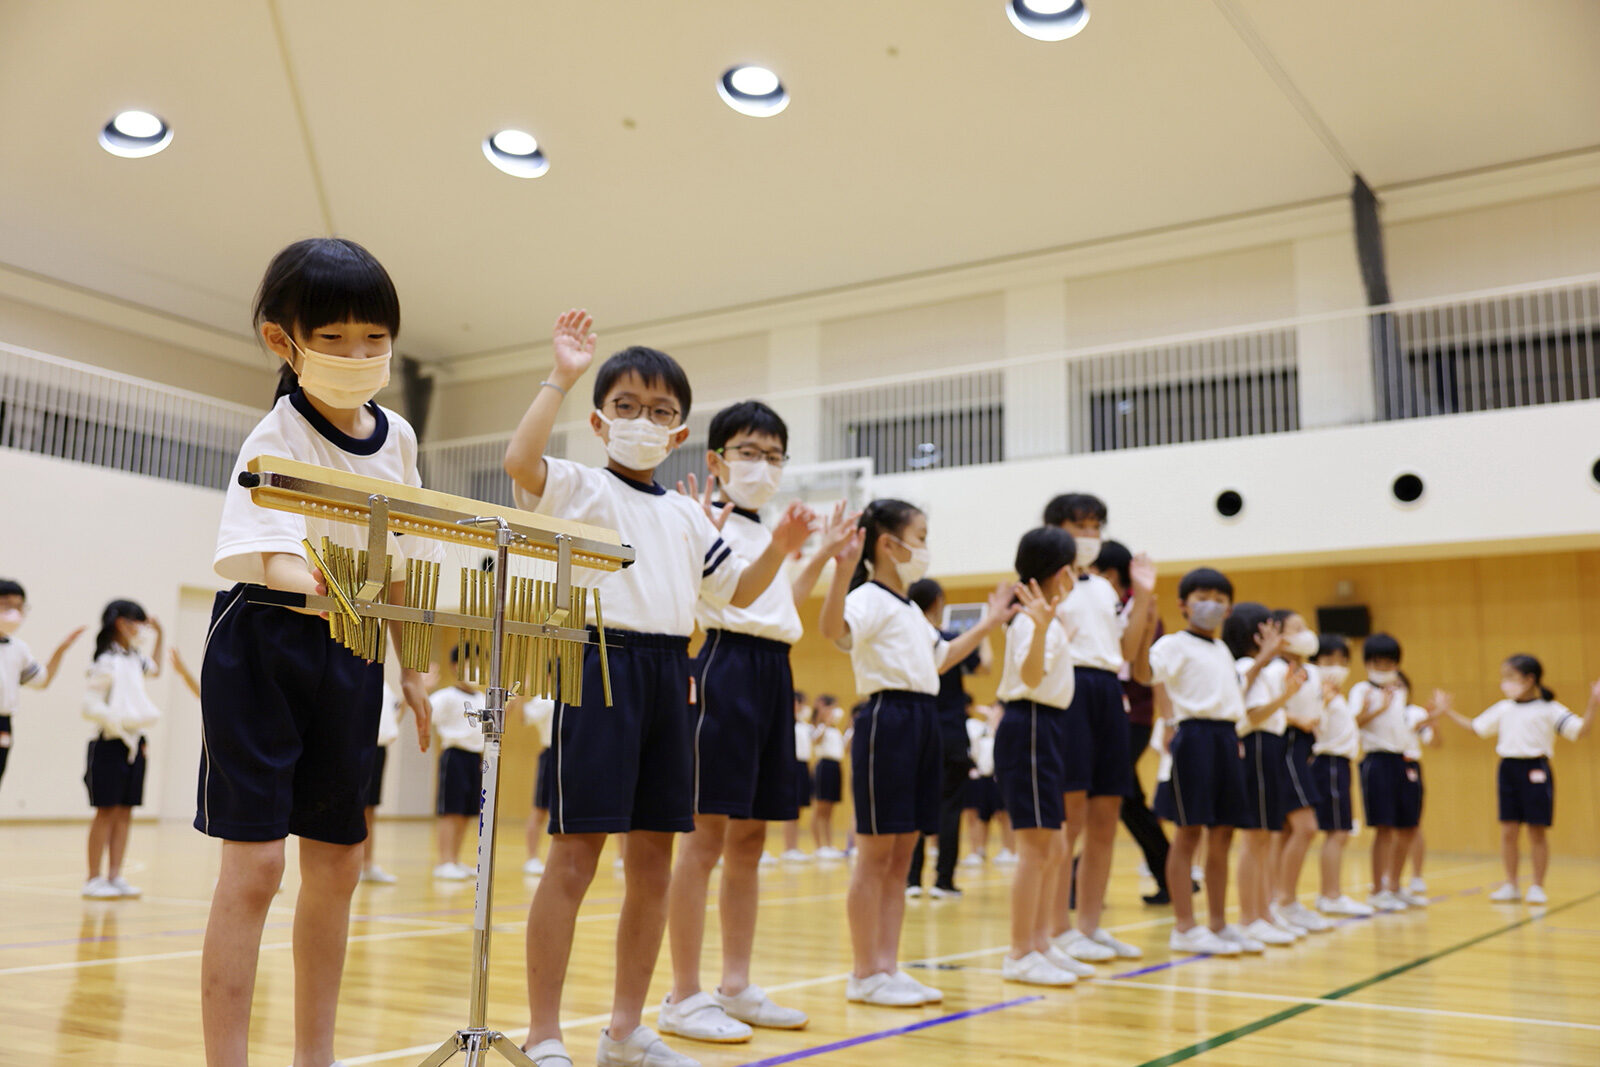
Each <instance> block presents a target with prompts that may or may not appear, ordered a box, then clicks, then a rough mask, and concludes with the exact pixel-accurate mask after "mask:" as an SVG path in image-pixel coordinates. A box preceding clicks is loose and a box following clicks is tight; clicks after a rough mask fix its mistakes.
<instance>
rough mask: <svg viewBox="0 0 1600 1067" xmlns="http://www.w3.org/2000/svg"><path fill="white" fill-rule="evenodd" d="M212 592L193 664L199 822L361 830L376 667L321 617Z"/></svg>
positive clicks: (212, 828)
mask: <svg viewBox="0 0 1600 1067" xmlns="http://www.w3.org/2000/svg"><path fill="white" fill-rule="evenodd" d="M247 588H248V587H247V586H243V585H236V586H234V587H233V588H232V589H230V590H228V591H226V592H222V593H218V594H217V599H216V603H215V606H214V607H213V608H212V612H211V630H210V632H209V633H208V634H207V636H206V648H205V657H204V659H203V661H202V664H201V668H200V718H201V724H202V728H201V752H200V781H199V789H198V794H199V797H198V800H199V804H198V807H199V811H198V813H197V814H196V815H195V819H194V825H195V829H197V830H199V831H200V832H202V833H204V834H208V835H210V836H211V837H220V838H224V839H226V840H229V841H277V840H279V839H281V838H283V837H286V836H288V835H289V834H295V835H297V836H299V837H305V838H309V839H311V840H313V841H326V842H328V843H329V844H334V845H354V844H359V843H360V842H362V841H364V840H366V837H367V820H366V810H365V809H366V803H365V802H366V798H367V780H368V778H370V777H371V773H370V772H371V767H372V755H373V753H374V752H375V751H376V750H377V747H378V746H377V740H378V719H379V718H380V716H381V714H382V710H383V709H382V705H383V665H382V664H381V663H368V662H367V661H365V660H362V659H358V658H357V657H356V656H354V655H353V654H352V653H351V652H350V651H349V650H348V649H346V648H345V647H344V646H343V645H341V644H337V643H336V642H335V641H334V640H333V639H332V638H331V637H330V636H329V635H328V621H327V620H326V619H321V618H318V617H317V616H315V615H304V614H301V613H300V612H297V611H290V610H289V609H288V608H281V607H274V606H272V605H268V604H250V603H246V601H245V593H246V590H247Z"/></svg>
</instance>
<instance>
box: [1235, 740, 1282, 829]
mask: <svg viewBox="0 0 1600 1067" xmlns="http://www.w3.org/2000/svg"><path fill="white" fill-rule="evenodd" d="M1239 745H1240V748H1241V750H1242V756H1241V757H1240V765H1241V766H1242V767H1243V769H1244V800H1245V803H1244V820H1243V821H1242V822H1240V823H1239V829H1241V830H1271V831H1273V832H1276V831H1278V830H1282V829H1283V816H1284V812H1285V807H1284V796H1283V780H1284V778H1286V777H1287V776H1288V772H1287V771H1286V770H1285V769H1284V762H1283V753H1284V749H1285V748H1287V747H1288V746H1287V745H1285V744H1284V741H1283V735H1282V734H1273V733H1268V732H1267V731H1265V730H1256V731H1254V732H1252V733H1248V734H1245V735H1244V736H1243V737H1241V738H1240V739H1239Z"/></svg>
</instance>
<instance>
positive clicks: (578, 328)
mask: <svg viewBox="0 0 1600 1067" xmlns="http://www.w3.org/2000/svg"><path fill="white" fill-rule="evenodd" d="M593 327H594V319H592V318H590V317H589V313H588V312H587V311H584V310H582V309H581V308H573V309H571V310H570V311H564V312H562V313H561V314H560V315H559V316H557V318H556V324H555V327H554V329H552V330H551V331H550V344H551V347H552V348H553V349H554V350H555V364H556V365H555V369H556V371H557V372H558V373H559V375H560V376H561V377H564V378H566V379H567V380H569V381H577V380H578V378H580V377H582V375H583V372H584V371H586V370H588V369H589V364H591V363H593V362H594V346H595V335H594V332H593Z"/></svg>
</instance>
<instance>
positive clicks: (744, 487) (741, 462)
mask: <svg viewBox="0 0 1600 1067" xmlns="http://www.w3.org/2000/svg"><path fill="white" fill-rule="evenodd" d="M727 465H728V477H727V478H726V479H724V480H723V483H722V491H723V492H724V493H727V494H728V499H729V500H731V501H733V502H734V503H735V504H738V505H739V506H740V507H741V508H745V509H747V510H749V511H759V510H760V509H761V505H763V504H765V503H766V502H767V501H769V500H771V499H772V497H773V494H774V493H776V492H777V491H778V483H779V482H781V481H783V468H782V467H775V466H773V465H772V464H770V463H768V462H767V461H766V460H764V459H730V460H728V461H727Z"/></svg>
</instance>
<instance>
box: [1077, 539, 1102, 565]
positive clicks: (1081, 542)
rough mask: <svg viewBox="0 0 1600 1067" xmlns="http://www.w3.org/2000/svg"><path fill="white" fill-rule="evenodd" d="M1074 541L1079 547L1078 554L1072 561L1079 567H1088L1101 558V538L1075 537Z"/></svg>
mask: <svg viewBox="0 0 1600 1067" xmlns="http://www.w3.org/2000/svg"><path fill="white" fill-rule="evenodd" d="M1072 540H1073V541H1075V542H1076V543H1077V545H1078V554H1077V555H1076V556H1075V557H1073V561H1072V562H1073V563H1075V564H1076V565H1077V566H1079V567H1087V566H1088V565H1089V564H1091V563H1093V562H1094V561H1095V560H1097V559H1099V558H1100V538H1098V537H1074V538H1073V539H1072Z"/></svg>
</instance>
